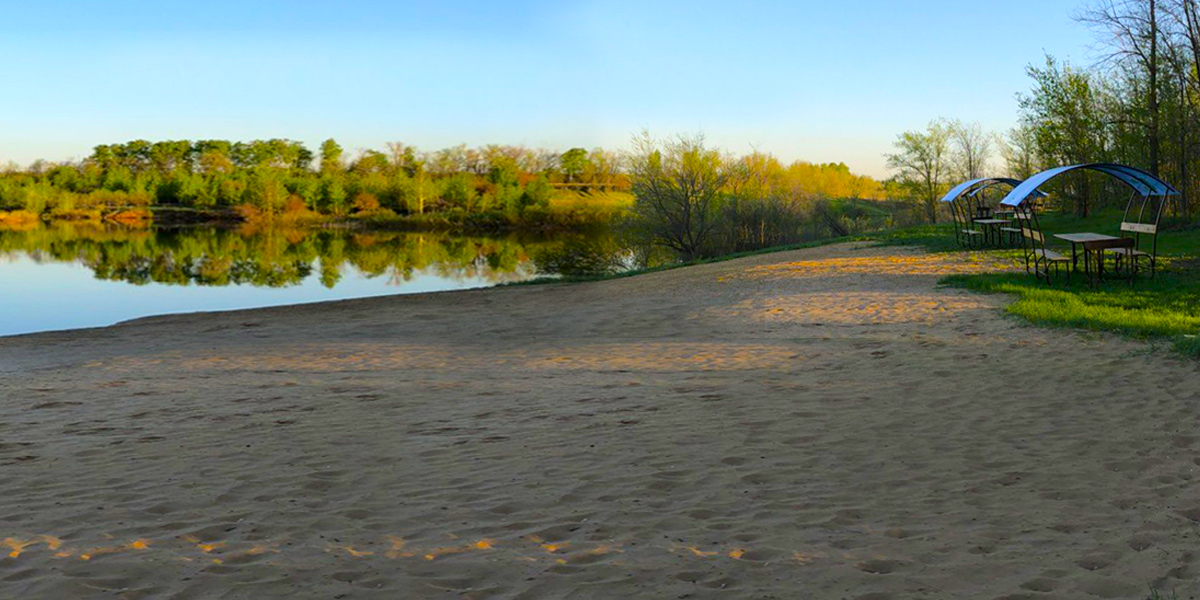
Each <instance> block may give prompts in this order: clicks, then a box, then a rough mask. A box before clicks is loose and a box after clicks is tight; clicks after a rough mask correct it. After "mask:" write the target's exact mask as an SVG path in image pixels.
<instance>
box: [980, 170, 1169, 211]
mask: <svg viewBox="0 0 1200 600" xmlns="http://www.w3.org/2000/svg"><path fill="white" fill-rule="evenodd" d="M1080 169H1088V170H1092V171H1099V172H1101V173H1104V174H1106V175H1109V176H1111V177H1115V178H1117V179H1118V180H1119V181H1121V183H1124V184H1125V185H1127V186H1129V187H1131V188H1133V190H1134V191H1135V192H1137V193H1139V194H1141V195H1142V196H1177V195H1179V190H1176V189H1175V188H1174V187H1171V184H1169V183H1167V182H1165V181H1163V180H1161V179H1159V178H1157V177H1155V176H1153V175H1151V174H1149V173H1147V172H1145V171H1143V170H1141V169H1138V168H1135V167H1130V166H1127V165H1117V164H1111V163H1089V164H1083V165H1070V166H1066V167H1055V168H1053V169H1047V170H1045V171H1042V172H1041V173H1038V174H1036V175H1033V176H1031V177H1030V178H1029V179H1026V180H1025V181H1022V182H1021V184H1020V185H1018V186H1016V187H1015V188H1013V190H1012V191H1011V192H1009V193H1008V195H1007V196H1005V197H1004V199H1003V200H1001V201H1000V203H1001V204H1007V205H1008V206H1020V205H1021V203H1022V202H1024V201H1025V200H1026V199H1027V198H1029V196H1031V195H1032V194H1033V193H1034V192H1036V191H1038V188H1039V187H1041V186H1042V184H1044V183H1046V182H1047V181H1050V180H1051V179H1054V178H1055V177H1058V176H1059V175H1062V174H1063V173H1067V172H1070V171H1077V170H1080Z"/></svg>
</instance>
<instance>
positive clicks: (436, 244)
mask: <svg viewBox="0 0 1200 600" xmlns="http://www.w3.org/2000/svg"><path fill="white" fill-rule="evenodd" d="M629 266H631V265H630V262H629V259H628V257H627V255H626V253H624V252H622V251H621V249H620V248H619V247H617V245H616V244H615V242H614V241H613V239H612V238H611V236H608V235H604V234H591V235H586V236H585V235H564V236H557V237H553V238H541V239H519V238H515V237H514V238H478V237H460V236H450V235H444V234H437V233H402V232H384V233H380V232H370V233H365V232H359V231H349V230H344V229H318V230H299V229H280V228H251V227H243V228H241V229H220V228H210V227H201V228H186V229H173V230H155V229H128V228H114V227H106V226H100V225H96V224H87V223H85V224H78V223H56V224H52V225H37V226H35V227H31V228H28V229H25V230H21V231H17V230H11V229H10V230H5V229H0V336H2V335H14V334H20V333H30V332H36V331H49V330H56V329H73V328H79V327H98V326H104V325H111V324H113V323H117V322H120V321H124V320H128V319H134V318H137V317H144V316H149V315H160V314H168V313H187V312H196V311H213V310H230V309H238V308H253V307H262V306H277V305H283V304H296V303H302V302H319V301H325V300H339V299H344V298H362V297H367V296H382V295H390V294H407V293H420V292H432V291H443V290H460V289H468V288H478V287H488V286H494V285H498V284H502V283H508V282H517V281H523V280H527V279H531V278H534V277H539V276H546V275H550V276H554V275H561V274H581V273H594V272H602V271H612V270H619V269H622V268H628V267H629Z"/></svg>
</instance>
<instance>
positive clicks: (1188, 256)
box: [515, 214, 1200, 357]
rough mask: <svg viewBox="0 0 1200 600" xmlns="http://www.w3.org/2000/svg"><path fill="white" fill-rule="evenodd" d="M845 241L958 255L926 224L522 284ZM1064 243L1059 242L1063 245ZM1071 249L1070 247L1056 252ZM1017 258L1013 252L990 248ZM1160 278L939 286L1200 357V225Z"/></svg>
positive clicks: (1165, 248) (1097, 223)
mask: <svg viewBox="0 0 1200 600" xmlns="http://www.w3.org/2000/svg"><path fill="white" fill-rule="evenodd" d="M1118 221H1119V215H1113V214H1101V215H1096V216H1092V217H1089V218H1086V219H1079V218H1074V217H1070V216H1047V217H1045V218H1044V219H1043V222H1042V228H1043V230H1044V231H1045V232H1046V234H1047V237H1048V239H1052V237H1051V236H1052V235H1053V234H1055V233H1065V232H1078V231H1092V232H1097V233H1113V234H1115V233H1116V232H1115V230H1114V229H1115V224H1116V223H1117V222H1118ZM847 241H872V242H876V243H879V244H881V245H889V246H918V247H921V248H923V249H925V250H927V251H930V252H957V251H961V250H962V248H960V247H959V246H958V245H957V244H956V243H955V241H954V237H953V228H952V226H951V225H949V224H939V225H925V226H919V227H911V228H904V229H895V230H889V231H883V232H879V233H874V234H869V235H863V236H848V237H838V238H830V239H825V240H819V241H814V242H807V243H802V244H793V245H788V246H777V247H771V248H763V249H761V250H755V251H751V252H742V253H738V254H729V255H725V256H719V257H715V258H710V259H705V260H698V261H692V262H687V263H673V264H668V265H662V266H658V267H652V268H647V269H639V270H633V271H626V272H622V273H615V274H607V275H590V276H583V277H572V278H546V279H536V280H532V281H528V282H522V283H521V284H515V285H528V284H536V283H546V282H564V281H565V282H577V281H596V280H602V279H612V278H617V277H630V276H635V275H641V274H645V273H652V272H657V271H663V270H668V269H676V268H680V267H687V266H693V265H698V264H706V263H713V262H721V261H726V260H733V259H736V258H743V257H746V256H754V255H758V254H767V253H772V252H782V251H787V250H798V249H802V248H812V247H816V246H823V245H826V244H834V243H839V242H847ZM1064 244H1065V242H1064ZM1060 250H1063V251H1069V247H1065V248H1060ZM987 252H989V253H994V254H1001V255H1007V256H1009V257H1011V258H1012V259H1013V260H1020V251H1019V250H990V251H987ZM1159 269H1160V271H1159V273H1158V275H1157V276H1156V277H1155V278H1154V279H1150V278H1149V277H1148V276H1146V275H1143V276H1142V277H1140V278H1139V279H1138V280H1137V282H1136V283H1135V284H1134V285H1133V286H1130V285H1129V284H1128V283H1127V282H1125V281H1106V282H1104V283H1103V284H1102V285H1101V286H1100V287H1099V288H1097V289H1093V288H1092V287H1090V286H1089V285H1088V284H1087V283H1086V282H1084V281H1083V280H1082V279H1083V278H1082V277H1075V278H1073V280H1072V281H1071V282H1070V283H1068V282H1066V280H1065V278H1060V279H1059V280H1057V281H1055V283H1054V285H1053V286H1048V285H1046V284H1045V283H1042V282H1039V281H1038V280H1036V279H1034V278H1033V276H1031V275H1028V274H1026V273H1024V272H1023V271H1022V272H1018V273H992V274H981V275H952V276H949V277H946V278H944V279H943V280H942V281H941V283H942V284H944V285H948V286H953V287H959V288H963V289H968V290H971V291H975V292H980V293H989V294H1011V295H1013V296H1016V297H1017V300H1016V301H1015V302H1013V303H1012V304H1010V305H1009V306H1008V308H1007V311H1008V312H1009V313H1010V314H1013V315H1015V316H1017V317H1020V318H1022V319H1025V320H1027V321H1029V322H1031V323H1036V324H1038V325H1043V326H1051V327H1064V328H1074V329H1085V330H1091V331H1111V332H1115V333H1118V334H1122V335H1126V336H1130V337H1135V338H1138V339H1145V340H1150V341H1155V342H1159V343H1164V344H1166V345H1169V346H1171V347H1173V348H1175V349H1177V350H1179V351H1180V352H1182V353H1184V354H1186V355H1189V356H1195V357H1200V339H1198V338H1197V337H1196V334H1197V333H1200V228H1197V227H1173V228H1171V229H1168V230H1166V231H1164V232H1163V233H1161V234H1160V235H1159Z"/></svg>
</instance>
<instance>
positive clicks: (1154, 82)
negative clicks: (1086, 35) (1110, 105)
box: [1078, 0, 1162, 175]
mask: <svg viewBox="0 0 1200 600" xmlns="http://www.w3.org/2000/svg"><path fill="white" fill-rule="evenodd" d="M1159 12H1160V9H1159V6H1158V0H1098V1H1097V2H1096V3H1095V4H1094V5H1092V6H1091V7H1090V8H1088V9H1087V10H1086V11H1085V12H1084V13H1083V14H1082V15H1080V16H1079V17H1078V19H1079V20H1080V21H1082V22H1084V23H1087V24H1088V25H1090V26H1091V27H1092V28H1093V29H1096V30H1098V31H1099V32H1101V33H1107V34H1109V35H1111V36H1112V42H1113V48H1114V49H1113V51H1112V52H1111V53H1109V54H1108V55H1107V56H1106V57H1105V61H1114V62H1117V63H1119V64H1121V65H1124V66H1125V67H1127V68H1131V69H1134V70H1140V71H1143V72H1144V73H1145V75H1146V81H1147V83H1146V111H1147V113H1148V114H1147V119H1146V121H1145V122H1141V123H1138V124H1139V125H1141V126H1143V127H1145V129H1146V145H1147V146H1148V154H1149V157H1148V158H1149V162H1150V172H1151V173H1153V174H1154V175H1158V172H1159V152H1160V148H1161V146H1162V140H1161V139H1160V137H1159V130H1160V128H1161V115H1160V110H1159V97H1158V95H1159V90H1160V88H1161V84H1160V82H1159V76H1160V73H1159V71H1160V67H1161V62H1160V58H1161V56H1160V55H1161V53H1160V51H1159V41H1160V38H1161V36H1162V32H1161V31H1160V27H1159V20H1158V17H1159Z"/></svg>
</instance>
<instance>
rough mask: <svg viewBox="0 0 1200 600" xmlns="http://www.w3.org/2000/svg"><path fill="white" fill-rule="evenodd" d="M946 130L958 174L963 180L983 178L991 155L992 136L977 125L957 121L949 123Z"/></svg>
mask: <svg viewBox="0 0 1200 600" xmlns="http://www.w3.org/2000/svg"><path fill="white" fill-rule="evenodd" d="M948 130H949V133H950V140H951V143H952V144H953V146H954V152H955V154H956V156H955V162H956V163H957V165H956V166H957V167H958V170H959V174H960V175H962V177H963V179H979V178H980V177H983V176H984V171H986V170H987V164H988V160H989V159H990V158H991V154H992V136H991V135H990V134H988V133H985V132H984V131H983V127H981V126H980V125H979V123H970V124H967V123H963V122H962V121H959V120H957V119H956V120H954V121H951V122H950V124H949V125H948Z"/></svg>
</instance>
